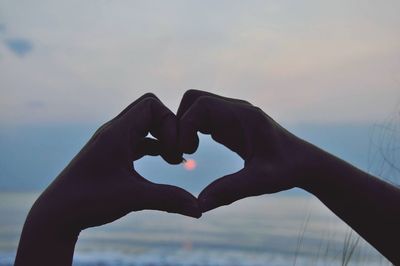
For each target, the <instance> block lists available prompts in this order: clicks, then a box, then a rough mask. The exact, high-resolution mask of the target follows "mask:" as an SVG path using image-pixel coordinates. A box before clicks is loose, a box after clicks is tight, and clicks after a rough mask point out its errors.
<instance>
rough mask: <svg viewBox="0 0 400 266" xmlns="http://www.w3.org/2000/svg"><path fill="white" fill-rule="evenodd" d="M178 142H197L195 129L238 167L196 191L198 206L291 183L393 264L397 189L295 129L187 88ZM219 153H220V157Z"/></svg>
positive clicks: (398, 256) (187, 147) (399, 214)
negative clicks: (240, 164) (236, 158)
mask: <svg viewBox="0 0 400 266" xmlns="http://www.w3.org/2000/svg"><path fill="white" fill-rule="evenodd" d="M178 117H179V118H180V122H179V125H180V128H179V130H180V131H179V143H180V149H181V150H182V151H183V152H185V153H192V152H194V151H195V150H196V149H197V146H198V144H199V139H198V137H197V131H200V132H202V133H205V134H211V136H212V138H213V139H214V140H216V141H217V142H219V143H221V144H223V145H225V146H226V147H228V148H230V149H231V150H232V151H234V152H236V153H237V154H239V155H240V156H241V157H242V158H243V160H244V168H243V169H242V170H240V171H239V172H237V173H234V174H231V175H227V176H224V177H221V178H219V179H217V180H216V181H214V182H212V183H211V184H210V185H208V186H207V187H206V188H205V189H204V190H203V191H202V192H201V193H200V195H199V197H198V199H199V205H200V208H201V209H202V210H203V212H206V211H208V210H211V209H214V208H217V207H219V206H221V205H227V204H230V203H232V202H234V201H236V200H239V199H242V198H245V197H249V196H256V195H261V194H266V193H274V192H278V191H282V190H286V189H290V188H293V187H299V188H302V189H304V190H306V191H308V192H310V193H312V194H313V195H314V196H316V197H318V198H319V199H320V200H321V201H322V202H323V203H324V204H325V205H326V206H327V207H328V208H330V209H331V210H332V211H333V212H334V213H335V214H336V215H337V216H339V217H340V218H341V219H342V220H343V221H345V222H346V223H347V224H348V225H350V226H351V227H352V228H353V229H354V230H355V231H356V232H357V233H359V234H360V235H361V236H362V237H363V238H364V239H365V240H367V241H368V242H369V243H370V244H372V245H373V246H374V247H375V248H376V249H377V250H379V251H380V252H381V253H382V254H383V255H384V256H386V257H387V258H388V259H389V260H390V261H391V262H392V263H393V264H394V265H400V253H399V250H398V245H397V244H396V243H397V242H398V240H399V239H400V229H399V224H400V189H399V188H398V187H396V186H393V185H391V184H389V183H387V182H385V181H383V180H381V179H379V178H376V177H374V176H372V175H370V174H368V173H365V172H363V171H361V170H359V169H357V168H356V167H354V166H352V165H350V164H348V163H346V162H344V161H342V160H340V159H339V158H337V157H335V156H333V155H331V154H329V153H327V152H325V151H323V150H321V149H319V148H318V147H316V146H314V145H312V144H310V143H308V142H306V141H304V140H302V139H300V138H298V137H296V136H294V135H293V134H291V133H290V132H288V131H287V130H285V129H284V128H282V127H281V126H280V125H278V124H277V123H276V122H275V121H274V120H272V119H271V118H270V117H269V116H268V115H266V114H265V113H264V112H263V111H262V110H261V109H259V108H257V107H255V106H253V105H251V104H250V103H248V102H246V101H242V100H235V99H229V98H224V97H221V96H217V95H214V94H211V93H207V92H202V91H196V90H190V91H188V92H186V93H185V95H184V96H183V99H182V102H181V104H180V107H179V110H178ZM221 160H223V158H221Z"/></svg>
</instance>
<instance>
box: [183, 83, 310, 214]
mask: <svg viewBox="0 0 400 266" xmlns="http://www.w3.org/2000/svg"><path fill="white" fill-rule="evenodd" d="M177 116H178V118H180V122H179V125H180V129H179V130H180V137H179V142H180V148H181V150H182V151H183V152H185V153H193V152H195V151H196V149H197V147H198V144H199V139H198V136H197V131H199V132H201V133H204V134H211V137H212V138H213V139H214V140H215V141H217V142H219V143H221V144H223V145H225V146H226V147H228V148H229V149H231V150H232V151H234V152H236V153H237V154H238V155H239V156H240V157H241V158H242V159H243V160H244V168H243V169H242V170H240V171H239V172H237V173H234V174H230V175H227V176H224V177H222V178H219V179H217V180H216V181H214V182H213V183H211V184H210V185H209V186H207V187H206V188H205V189H204V190H203V191H202V192H201V193H200V195H199V197H198V199H199V204H200V207H201V209H202V210H203V212H205V211H209V210H211V209H214V208H217V207H219V206H222V205H228V204H230V203H232V202H234V201H237V200H239V199H242V198H245V197H249V196H257V195H261V194H266V193H274V192H278V191H282V190H287V189H290V188H293V187H295V186H297V185H299V183H300V182H301V180H302V176H301V174H300V173H301V172H302V171H299V170H300V168H301V167H304V166H305V164H304V162H303V158H304V156H306V154H305V153H304V152H305V147H306V146H307V145H306V144H305V143H304V141H302V140H300V139H299V138H297V137H295V136H294V135H292V134H291V133H289V132H288V131H287V130H285V129H284V128H282V127H281V126H280V125H278V124H277V123H276V122H275V121H274V120H272V119H271V118H270V117H269V116H268V115H266V114H265V113H264V112H263V111H262V110H261V109H260V108H257V107H255V106H253V105H252V104H250V103H248V102H246V101H242V100H236V99H230V98H225V97H221V96H218V95H214V94H211V93H208V92H203V91H197V90H190V91H188V92H186V93H185V95H184V96H183V99H182V101H181V104H180V106H179V110H178V114H177Z"/></svg>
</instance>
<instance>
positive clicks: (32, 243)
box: [15, 199, 79, 266]
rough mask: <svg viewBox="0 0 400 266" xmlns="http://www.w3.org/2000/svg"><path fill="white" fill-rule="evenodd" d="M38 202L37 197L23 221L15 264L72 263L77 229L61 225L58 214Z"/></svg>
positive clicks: (20, 265)
mask: <svg viewBox="0 0 400 266" xmlns="http://www.w3.org/2000/svg"><path fill="white" fill-rule="evenodd" d="M39 202H40V199H39V200H38V201H37V202H36V203H35V204H34V206H33V207H32V209H31V211H30V212H29V214H28V217H27V219H26V221H25V224H24V228H23V230H22V234H21V238H20V242H19V246H18V251H17V256H16V260H15V265H16V266H23V265H43V266H47V265H49V266H50V265H60V266H64V265H65V266H66V265H72V258H73V254H74V248H75V244H76V241H77V239H78V235H79V231H78V230H71V229H70V228H68V226H66V225H63V222H65V221H61V222H60V220H62V218H61V217H57V215H56V216H54V214H53V213H52V212H50V211H49V210H48V208H46V207H47V206H42V204H40V203H39ZM52 217H53V218H52Z"/></svg>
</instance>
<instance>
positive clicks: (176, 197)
mask: <svg viewBox="0 0 400 266" xmlns="http://www.w3.org/2000/svg"><path fill="white" fill-rule="evenodd" d="M143 194H144V199H143V209H150V210H159V211H166V212H171V213H178V214H182V215H186V216H190V217H194V218H200V217H201V214H202V213H201V210H200V207H199V204H198V201H197V198H196V197H194V196H193V195H192V194H190V193H189V192H187V191H186V190H184V189H182V188H179V187H176V186H171V185H163V184H155V183H152V182H146V183H145V187H144V190H143Z"/></svg>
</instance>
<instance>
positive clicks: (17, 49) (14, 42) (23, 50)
mask: <svg viewBox="0 0 400 266" xmlns="http://www.w3.org/2000/svg"><path fill="white" fill-rule="evenodd" d="M4 43H5V44H6V46H7V47H8V49H10V51H11V52H13V53H14V54H15V55H17V56H20V57H22V56H25V55H26V54H28V53H30V52H31V51H32V49H33V44H32V42H31V41H29V40H27V39H22V38H13V39H7V40H5V41H4Z"/></svg>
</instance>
